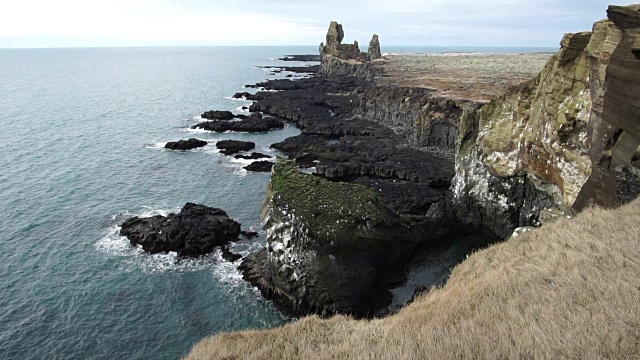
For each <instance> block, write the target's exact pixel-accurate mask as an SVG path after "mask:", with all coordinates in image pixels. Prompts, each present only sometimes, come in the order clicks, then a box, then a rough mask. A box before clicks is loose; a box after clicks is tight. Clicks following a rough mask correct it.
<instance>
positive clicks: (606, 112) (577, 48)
mask: <svg viewBox="0 0 640 360" xmlns="http://www.w3.org/2000/svg"><path fill="white" fill-rule="evenodd" d="M639 8H640V7H639V6H637V5H636V6H630V7H616V6H612V7H610V8H609V20H607V21H601V22H597V23H596V24H595V25H594V29H593V32H592V33H578V34H567V35H566V36H565V37H564V38H563V39H562V42H561V45H562V48H561V50H560V51H559V52H558V53H557V54H556V55H554V56H553V57H552V58H551V59H550V60H549V61H548V63H547V65H546V66H545V68H544V70H543V71H542V72H541V73H540V74H539V75H538V76H537V77H536V78H534V79H532V80H531V81H529V82H527V83H525V84H523V85H521V86H518V87H515V88H512V89H510V90H508V91H507V92H506V94H505V95H504V96H502V97H500V98H497V99H494V100H492V101H491V102H489V103H488V104H487V105H485V106H484V107H482V108H481V109H479V110H477V111H473V110H469V111H466V112H465V113H464V115H463V116H462V119H461V123H460V136H459V146H458V149H457V156H456V177H455V181H454V186H453V189H454V193H455V195H456V197H457V198H458V200H459V202H460V204H462V205H463V206H462V208H463V211H462V212H463V215H464V216H465V218H467V219H475V221H482V222H483V223H485V225H488V226H489V227H490V228H493V229H494V230H497V232H499V233H509V232H510V231H513V229H514V228H516V227H520V226H528V225H535V224H536V223H537V222H538V218H539V215H540V212H541V211H542V210H543V209H544V208H554V209H556V210H558V211H565V212H568V211H570V210H571V208H574V209H576V210H580V209H582V208H583V207H584V206H586V205H588V204H590V203H595V204H598V205H603V206H615V205H617V204H619V203H620V198H619V197H618V196H617V190H616V189H617V185H616V184H617V177H618V175H619V172H618V170H616V169H618V168H620V167H621V166H624V165H626V164H629V163H630V162H631V161H632V159H633V157H634V154H635V153H636V149H638V145H640V86H639V84H640V71H638V69H640V61H639V60H637V59H636V58H635V57H634V55H633V52H632V47H633V43H634V41H635V39H636V38H637V34H638V33H639V28H640V13H639V12H638V9H639ZM517 184H524V185H522V186H518V185H517ZM527 184H530V185H527ZM523 186H524V187H523ZM523 191H524V194H525V195H526V196H525V197H524V198H522V197H521V196H519V195H517V194H522V193H523ZM478 214H482V215H483V216H482V218H481V219H480V220H479V218H478ZM505 219H506V220H505Z"/></svg>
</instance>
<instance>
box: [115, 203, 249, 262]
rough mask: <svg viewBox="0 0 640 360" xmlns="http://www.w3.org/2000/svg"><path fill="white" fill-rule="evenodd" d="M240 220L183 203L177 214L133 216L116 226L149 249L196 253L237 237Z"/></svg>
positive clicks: (184, 253) (222, 212) (215, 209)
mask: <svg viewBox="0 0 640 360" xmlns="http://www.w3.org/2000/svg"><path fill="white" fill-rule="evenodd" d="M240 234H241V232H240V224H239V223H238V222H236V221H235V220H233V219H230V218H229V216H227V213H226V212H224V210H222V209H217V208H210V207H207V206H204V205H198V204H193V203H187V204H185V206H184V207H183V208H182V210H180V212H179V213H178V214H169V215H168V216H166V217H165V216H162V215H156V216H153V217H148V218H139V217H134V218H131V219H128V220H126V221H125V222H124V223H123V224H122V228H121V230H120V235H121V236H126V237H127V238H128V239H129V241H130V242H131V245H140V246H142V249H144V250H145V251H147V252H150V253H161V252H164V253H166V252H169V251H175V252H177V253H178V255H179V256H200V255H203V254H206V253H210V252H211V251H213V249H214V247H216V246H221V245H225V244H227V243H229V242H230V241H237V240H238V236H239V235H240Z"/></svg>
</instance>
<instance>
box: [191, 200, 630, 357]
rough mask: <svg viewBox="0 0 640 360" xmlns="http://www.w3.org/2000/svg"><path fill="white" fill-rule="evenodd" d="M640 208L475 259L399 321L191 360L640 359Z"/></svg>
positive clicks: (282, 338) (303, 331)
mask: <svg viewBox="0 0 640 360" xmlns="http://www.w3.org/2000/svg"><path fill="white" fill-rule="evenodd" d="M638 224H640V200H636V201H634V202H632V203H630V204H628V205H625V206H623V207H621V208H619V209H617V210H603V209H588V210H586V211H585V212H583V213H582V214H580V215H579V216H578V217H577V218H575V219H573V220H568V219H565V220H561V221H559V222H556V223H554V224H550V225H547V226H544V227H543V228H541V229H539V230H537V231H535V232H531V233H525V234H522V235H520V236H518V237H515V238H512V239H510V240H508V241H506V242H504V243H500V244H497V245H494V246H492V247H490V248H488V249H486V250H483V251H480V252H478V253H475V254H473V255H472V256H470V257H469V258H468V259H467V260H466V261H464V262H463V263H462V264H460V265H458V266H457V267H456V268H455V269H454V271H453V274H452V276H451V278H450V280H449V282H448V283H447V284H446V285H445V286H444V287H443V288H441V289H435V290H433V291H431V292H429V293H428V294H426V295H424V296H422V297H420V298H419V299H417V300H416V301H415V302H414V303H413V304H411V305H409V306H407V307H406V308H405V309H404V310H403V311H401V312H400V313H398V314H397V315H393V316H390V317H388V318H384V319H379V320H371V321H356V320H352V319H350V318H348V317H341V316H339V317H334V318H331V319H328V320H322V319H320V318H318V317H315V316H312V317H307V318H303V319H301V320H299V321H296V322H294V323H291V324H288V325H286V326H283V327H280V328H276V329H272V330H266V331H245V332H236V333H227V334H219V335H216V336H213V337H211V338H208V339H204V340H203V341H201V342H200V343H198V344H197V345H196V346H195V347H194V348H193V350H192V352H191V353H190V354H189V355H188V357H187V359H193V360H196V359H382V358H384V359H425V358H430V359H445V358H549V359H551V358H553V359H556V358H584V359H594V358H624V359H630V358H633V359H637V358H639V357H640V227H639V226H638Z"/></svg>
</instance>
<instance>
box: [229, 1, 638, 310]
mask: <svg viewBox="0 0 640 360" xmlns="http://www.w3.org/2000/svg"><path fill="white" fill-rule="evenodd" d="M630 9H631V10H630ZM634 9H635V8H634V7H611V8H610V9H609V19H608V20H605V21H602V22H598V23H596V24H595V26H594V31H593V33H579V34H568V35H567V36H565V38H564V39H563V40H562V42H561V50H560V51H559V52H558V53H557V54H524V55H523V54H500V55H497V54H489V55H479V54H444V55H439V56H424V55H420V56H418V55H403V56H398V57H394V56H386V57H382V56H381V55H380V53H381V50H380V43H379V38H378V36H373V38H372V40H371V43H370V47H369V52H367V53H363V52H361V51H360V50H359V47H358V43H357V42H355V43H354V44H342V41H343V39H344V30H343V28H342V26H341V25H340V24H338V23H335V22H333V23H331V25H330V27H329V31H328V33H327V37H326V43H323V44H321V46H320V52H321V64H322V65H321V70H320V72H319V74H318V75H317V76H315V77H312V78H308V79H300V80H296V81H289V80H271V81H267V82H264V83H259V84H256V85H253V87H256V88H262V89H265V90H279V91H276V92H267V91H259V92H258V93H256V94H254V95H251V98H252V99H254V100H255V101H254V103H253V104H252V105H251V106H250V111H252V112H260V113H263V114H266V115H270V116H273V117H275V118H279V119H283V120H285V121H290V122H293V123H294V124H295V125H296V126H297V127H299V128H300V129H301V130H302V133H301V134H300V135H298V136H295V137H292V138H288V139H286V140H285V141H283V142H280V143H277V144H273V145H272V148H274V149H277V150H280V151H281V152H282V153H284V154H285V155H286V156H287V157H288V158H289V159H291V160H292V161H293V162H281V163H279V164H278V165H276V166H275V168H274V170H273V178H272V182H271V185H270V192H269V196H268V198H267V200H265V204H264V208H263V217H264V218H263V221H264V223H265V226H266V229H267V230H268V231H267V245H266V247H265V248H264V249H263V250H262V251H260V252H258V253H255V254H252V255H251V256H250V257H248V258H247V259H245V260H244V262H243V264H242V266H241V269H242V270H243V273H244V276H245V278H246V279H247V280H249V281H250V282H252V283H253V284H255V285H256V286H258V287H259V288H260V290H261V291H262V293H263V294H264V295H265V296H267V297H269V298H271V299H274V300H275V301H276V303H279V304H281V305H282V306H283V307H284V308H286V309H288V310H293V311H294V312H295V313H296V314H305V313H319V314H323V315H330V314H335V313H343V314H352V315H356V316H372V315H376V314H383V313H385V311H386V310H385V306H386V305H387V304H388V302H389V292H388V290H389V289H391V288H392V287H393V286H394V284H397V283H398V282H399V281H401V280H402V278H403V276H404V274H405V271H406V270H407V269H406V268H404V267H403V266H404V265H405V264H406V263H407V262H408V261H409V260H410V259H411V257H412V256H413V255H414V254H415V253H416V251H418V249H422V248H424V247H433V246H436V245H438V244H441V243H448V242H455V241H456V239H457V238H459V237H461V236H463V235H465V234H469V233H476V234H483V236H484V237H486V238H489V239H493V240H495V241H498V240H500V239H506V238H508V237H510V236H511V235H512V233H514V231H515V230H516V229H518V228H529V227H538V226H540V225H541V224H543V223H547V222H551V221H555V219H557V218H559V217H562V216H572V215H573V214H574V213H575V212H579V211H580V210H582V209H583V208H584V207H585V206H586V205H587V204H596V205H601V206H608V207H611V206H617V205H619V204H621V203H623V202H625V201H629V200H630V199H632V198H634V197H635V196H637V194H638V174H639V171H638V158H639V152H638V146H639V145H640V142H638V141H637V139H638V137H637V136H636V132H637V129H638V127H639V125H638V121H637V120H638V119H637V118H638V113H640V111H638V110H639V109H636V108H634V106H635V105H634V104H636V103H637V100H636V99H635V98H634V97H633V96H630V95H629V94H635V93H637V86H636V87H634V86H635V85H633V84H635V82H634V80H633V78H634V76H635V75H636V74H637V73H638V72H637V71H635V72H634V71H633V69H637V66H638V64H635V62H637V61H638V60H637V59H636V57H635V55H634V53H633V51H632V47H633V44H634V42H635V39H636V32H635V30H634V29H635V28H636V27H640V23H636V22H637V21H638V20H637V19H639V18H640V17H639V16H637V14H636V13H637V10H634ZM636 25H638V26H636ZM625 54H626V55H625ZM506 64H508V66H505V65H506ZM630 69H631V70H630ZM629 72H632V73H633V74H630V73H629ZM407 74H410V75H411V74H413V75H416V74H422V75H421V76H410V75H407ZM471 75H473V76H471ZM446 79H452V80H449V81H448V82H447V81H446ZM625 86H626V87H625ZM621 88H624V89H626V91H618V90H617V89H621ZM609 89H614V90H612V91H611V90H609ZM500 94H503V95H500ZM240 96H244V95H240ZM607 100H608V101H607ZM616 104H623V105H620V106H621V107H623V108H624V109H627V111H624V112H621V111H619V110H617V105H616ZM296 168H307V169H310V170H311V172H312V173H313V175H306V174H298V173H297V171H298V170H296ZM307 178H308V179H309V180H308V181H307V180H306V179H307ZM333 186H338V188H336V189H333V188H332V187H333ZM325 187H327V189H331V190H325V189H324V188H325ZM364 189H367V191H370V193H369V192H365V190H364ZM299 191H300V192H302V193H303V194H305V195H306V196H307V197H305V198H300V197H299V195H300V194H299V193H298V192H299ZM331 194H342V195H340V196H335V197H334V196H330V195H331ZM348 194H357V197H358V198H363V199H365V198H366V199H369V200H367V201H366V202H365V203H366V205H365V204H361V203H358V202H356V200H355V199H354V198H353V197H352V196H348ZM323 199H327V200H326V201H327V205H324V206H323V205H322V204H323V201H325V200H323ZM329 204H330V206H329ZM354 204H359V205H358V209H360V210H359V211H361V212H359V213H358V214H360V215H359V216H362V217H360V218H358V217H357V216H355V215H353V214H354V211H355V209H354V208H353V206H354ZM376 204H377V205H376ZM375 209H377V210H375ZM379 213H384V214H387V215H385V216H382V217H376V216H374V215H375V214H379ZM366 214H370V218H367V215H366ZM321 219H327V222H323V221H324V220H321ZM328 219H331V220H330V222H328V221H329V220H328ZM321 224H323V225H321ZM329 224H330V225H329ZM343 227H344V228H343ZM377 229H378V230H379V231H378V230H377ZM380 229H382V230H380ZM390 229H395V230H392V231H391V232H386V231H387V230H390ZM400 229H402V230H400ZM343 230H344V231H343ZM385 234H386V235H385ZM390 234H393V235H392V236H391V235H390ZM360 236H362V238H360V239H359V237H360ZM354 239H359V240H357V241H356V242H355V243H354V242H352V241H351V240H354ZM342 241H346V242H347V243H348V244H349V246H355V247H353V248H351V247H349V246H346V245H341V242H342ZM354 244H357V245H354ZM354 254H357V256H356V255H354ZM380 254H383V255H380ZM354 256H355V257H354ZM329 278H331V279H334V281H332V282H329V281H328V280H327V279H329ZM365 279H366V281H365ZM354 284H357V286H356V285H354ZM329 285H330V286H329Z"/></svg>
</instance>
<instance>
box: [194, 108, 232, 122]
mask: <svg viewBox="0 0 640 360" xmlns="http://www.w3.org/2000/svg"><path fill="white" fill-rule="evenodd" d="M201 116H202V118H203V119H208V120H231V119H233V118H234V115H233V113H232V112H231V111H219V110H210V111H207V112H205V113H204V114H202V115H201Z"/></svg>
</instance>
